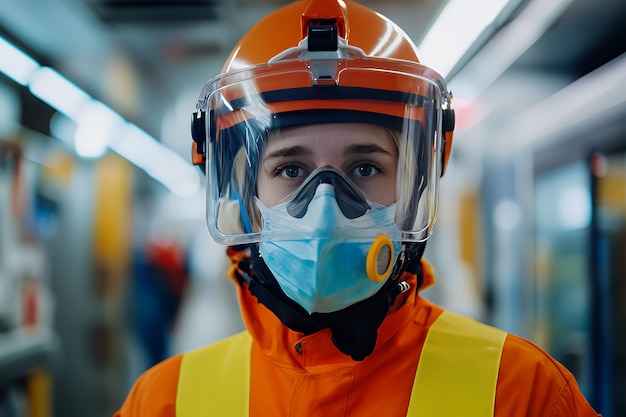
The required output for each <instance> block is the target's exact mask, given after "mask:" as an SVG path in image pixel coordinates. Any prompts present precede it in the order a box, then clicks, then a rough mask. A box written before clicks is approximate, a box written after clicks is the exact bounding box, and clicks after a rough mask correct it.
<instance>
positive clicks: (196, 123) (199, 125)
mask: <svg viewBox="0 0 626 417" xmlns="http://www.w3.org/2000/svg"><path fill="white" fill-rule="evenodd" d="M191 138H192V139H193V141H194V142H196V152H197V153H198V154H200V155H204V144H205V142H206V112H203V111H198V112H194V113H193V117H192V118H191Z"/></svg>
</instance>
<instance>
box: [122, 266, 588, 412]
mask: <svg viewBox="0 0 626 417" xmlns="http://www.w3.org/2000/svg"><path fill="white" fill-rule="evenodd" d="M424 266H425V268H424V270H425V279H424V285H423V286H422V288H425V287H427V286H429V285H432V284H433V283H434V278H433V275H432V271H431V269H430V267H429V266H428V264H426V263H424ZM409 282H412V283H413V285H412V289H411V290H410V291H409V292H408V293H405V294H407V296H406V297H405V300H404V304H402V306H401V307H399V308H398V309H397V311H394V312H392V313H390V314H389V316H388V317H387V318H386V319H385V321H384V322H383V324H382V326H381V327H380V329H379V332H378V340H377V344H376V348H375V350H374V353H372V355H370V356H369V357H368V358H366V359H365V360H364V361H362V362H354V361H352V360H351V359H350V357H348V356H346V355H344V354H342V353H340V352H339V351H338V350H337V349H336V348H335V346H334V345H333V343H332V341H331V340H330V334H329V331H328V330H322V331H320V332H318V333H315V334H312V335H309V336H302V334H299V333H295V332H293V331H291V330H289V329H288V328H286V327H285V326H283V325H282V324H281V323H280V321H279V320H278V319H277V318H276V317H275V316H274V314H273V313H271V312H270V311H269V310H267V309H266V308H265V307H264V306H263V305H261V304H259V303H258V302H257V300H256V299H255V298H254V297H253V296H251V295H250V294H249V292H248V291H247V290H246V289H245V288H240V291H239V297H240V304H241V309H242V314H243V318H244V321H245V324H246V327H247V329H248V331H249V332H250V334H251V335H252V338H253V340H254V343H253V344H252V357H251V364H252V365H251V371H250V372H251V376H250V393H249V401H250V416H251V417H259V416H263V417H264V416H273V417H274V416H275V417H279V416H293V417H296V416H307V417H311V416H324V417H329V416H333V417H336V416H381V415H382V416H386V417H396V416H397V417H405V416H406V413H407V407H408V403H409V398H410V395H411V388H412V384H413V381H414V376H415V372H416V369H417V363H418V361H419V354H420V352H421V347H422V346H423V344H424V340H425V338H426V334H427V332H428V329H429V327H430V326H431V325H432V323H433V322H434V321H435V319H436V318H437V317H438V316H439V315H440V314H441V313H442V312H443V310H442V309H441V308H440V307H438V306H436V305H434V304H432V303H431V302H429V301H428V300H426V299H424V298H422V297H420V296H419V295H418V292H417V291H416V290H415V289H414V287H415V285H414V283H415V278H414V277H411V278H410V281H409ZM181 359H182V355H178V356H174V357H172V358H170V359H168V360H166V361H164V362H162V363H161V364H158V365H157V366H155V367H153V368H152V369H150V370H148V371H147V372H145V373H144V374H143V375H142V376H141V377H140V378H139V379H138V380H137V382H136V383H135V386H134V387H133V389H132V390H131V392H130V393H129V395H128V397H127V399H126V401H125V402H124V404H123V406H122V408H121V409H120V410H119V411H118V412H117V413H116V414H115V417H140V416H141V417H174V416H175V409H176V393H177V388H178V377H179V370H180V363H181ZM243 395H246V394H243ZM441 401H454V399H453V398H448V397H447V396H446V393H445V392H442V393H441ZM206 415H211V414H210V413H207V414H206ZM494 415H495V417H535V416H536V417H539V416H541V417H546V416H550V417H592V416H597V414H596V413H595V412H594V411H593V409H592V408H591V407H590V406H589V404H588V403H587V401H586V400H585V398H584V397H583V395H582V394H581V392H580V390H579V388H578V385H577V384H576V381H575V380H574V377H573V376H572V375H571V373H570V372H569V371H568V370H567V369H565V368H564V367H563V366H562V365H561V364H559V363H558V362H556V361H555V360H554V359H553V358H551V357H550V356H549V355H548V354H546V353H545V352H543V351H542V350H541V349H539V348H538V347H536V346H535V345H533V344H532V343H530V342H528V341H526V340H524V339H521V338H520V337H517V336H514V335H510V334H509V335H507V336H506V340H505V343H504V347H503V351H502V357H501V361H500V368H499V372H498V381H497V386H496V393H495V413H494Z"/></svg>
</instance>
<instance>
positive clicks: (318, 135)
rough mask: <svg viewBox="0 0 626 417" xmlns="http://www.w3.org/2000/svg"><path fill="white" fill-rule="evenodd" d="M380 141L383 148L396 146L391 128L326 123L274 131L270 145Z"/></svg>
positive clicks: (335, 145)
mask: <svg viewBox="0 0 626 417" xmlns="http://www.w3.org/2000/svg"><path fill="white" fill-rule="evenodd" d="M359 143H364V144H372V143H375V144H378V145H379V146H381V147H382V148H393V147H395V140H394V137H393V136H392V134H391V133H390V132H389V130H388V129H386V128H384V127H382V126H378V125H373V124H366V123H324V124H316V125H306V126H298V127H290V128H286V129H282V130H279V131H276V132H273V133H271V134H270V136H269V137H268V141H267V145H266V146H267V147H268V148H269V149H273V148H276V147H283V146H305V147H311V148H317V147H318V146H321V147H323V148H324V149H336V148H341V147H344V146H346V145H352V144H359Z"/></svg>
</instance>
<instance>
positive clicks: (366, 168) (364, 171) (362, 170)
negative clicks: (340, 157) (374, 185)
mask: <svg viewBox="0 0 626 417" xmlns="http://www.w3.org/2000/svg"><path fill="white" fill-rule="evenodd" d="M356 170H357V173H358V175H360V176H361V177H369V176H370V175H373V174H374V167H373V166H371V165H361V166H359V167H358V168H357V169H356Z"/></svg>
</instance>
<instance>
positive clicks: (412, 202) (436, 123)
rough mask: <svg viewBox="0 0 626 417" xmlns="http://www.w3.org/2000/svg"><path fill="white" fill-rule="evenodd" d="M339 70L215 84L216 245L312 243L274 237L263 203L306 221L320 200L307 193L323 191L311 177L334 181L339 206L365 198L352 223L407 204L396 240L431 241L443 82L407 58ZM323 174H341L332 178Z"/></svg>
mask: <svg viewBox="0 0 626 417" xmlns="http://www.w3.org/2000/svg"><path fill="white" fill-rule="evenodd" d="M331 64H332V65H334V66H335V68H334V73H335V74H336V76H335V77H334V79H330V80H323V81H324V82H320V80H319V79H316V78H315V77H314V76H313V75H312V71H311V62H309V61H306V60H295V59H294V60H288V61H279V62H274V63H270V64H264V65H259V66H255V67H251V68H248V69H245V70H242V71H239V72H235V73H228V74H224V75H221V76H219V77H216V78H215V79H213V80H211V81H209V82H208V83H207V84H206V85H205V87H204V89H203V90H202V93H201V95H200V97H199V101H198V109H199V110H200V111H204V112H206V117H207V124H206V126H207V127H206V143H207V158H206V165H205V169H206V175H207V179H208V181H207V187H208V189H207V224H208V226H209V231H210V233H211V235H212V237H213V238H214V239H215V240H216V241H218V242H220V243H224V244H229V245H230V244H243V243H251V242H258V241H261V239H262V238H263V239H264V240H265V239H303V238H306V237H307V230H306V228H304V229H303V228H298V227H297V226H294V228H293V229H292V230H266V228H264V226H263V218H262V215H261V213H260V211H259V209H258V202H259V201H260V202H261V203H262V204H263V205H264V206H266V207H269V208H272V207H275V208H280V207H283V205H285V204H287V203H289V202H291V205H290V207H291V208H292V210H294V207H297V210H295V212H292V215H293V217H294V219H297V218H298V213H300V214H301V213H302V212H303V210H306V204H307V202H308V201H309V200H308V199H307V198H302V197H299V196H298V194H299V193H300V194H302V187H303V186H304V185H306V186H307V187H309V188H310V187H311V185H310V184H311V181H307V179H310V178H309V177H310V176H311V175H316V178H317V177H320V178H322V179H321V180H320V181H321V182H327V183H330V184H331V185H332V186H333V187H334V188H335V192H336V193H337V194H338V195H339V197H338V201H339V202H343V201H351V202H352V201H361V200H362V202H361V203H359V204H357V206H358V207H359V208H358V209H356V211H353V212H352V213H353V214H351V215H348V217H351V216H352V217H358V216H359V215H361V212H362V211H363V210H375V209H376V207H380V206H390V205H392V204H395V225H394V226H393V227H392V228H390V230H389V231H388V232H389V235H392V236H394V237H397V239H398V240H402V241H411V242H416V241H423V240H425V239H427V238H428V236H429V235H430V233H431V229H432V226H433V223H434V220H435V215H436V209H437V192H438V184H439V177H440V174H441V162H442V151H443V150H442V136H441V124H442V122H441V118H442V109H443V105H444V101H445V93H446V88H445V84H444V82H443V80H442V79H441V77H440V76H439V75H438V74H437V73H436V72H434V71H433V70H431V69H430V68H428V67H425V66H422V65H420V64H416V63H412V62H407V61H399V60H391V59H380V58H358V59H346V60H332V62H331ZM320 167H329V169H330V170H332V171H336V172H337V173H338V174H337V175H320V174H319V168H320ZM345 193H348V194H345ZM305 194H306V195H311V194H312V191H311V190H308V191H307V193H305ZM344 195H345V196H344ZM363 207H364V209H362V208H363ZM342 209H343V208H342ZM300 217H301V216H300ZM294 224H297V222H296V223H294ZM367 233H368V231H367V230H362V231H359V235H360V236H361V237H362V236H363V235H367ZM371 233H372V234H373V235H374V234H376V235H378V234H380V233H381V231H380V230H375V231H372V232H371ZM316 236H319V233H317V234H316ZM374 237H375V236H374ZM346 238H349V236H346Z"/></svg>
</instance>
